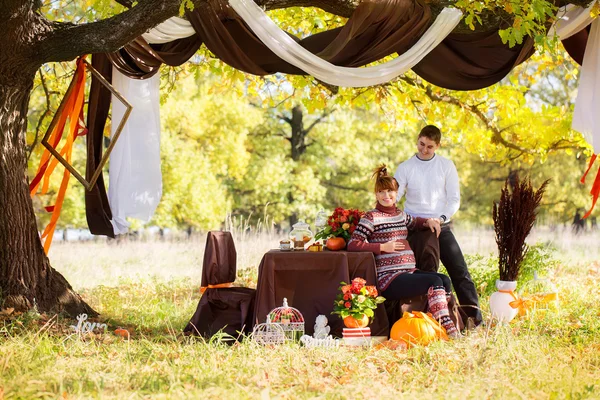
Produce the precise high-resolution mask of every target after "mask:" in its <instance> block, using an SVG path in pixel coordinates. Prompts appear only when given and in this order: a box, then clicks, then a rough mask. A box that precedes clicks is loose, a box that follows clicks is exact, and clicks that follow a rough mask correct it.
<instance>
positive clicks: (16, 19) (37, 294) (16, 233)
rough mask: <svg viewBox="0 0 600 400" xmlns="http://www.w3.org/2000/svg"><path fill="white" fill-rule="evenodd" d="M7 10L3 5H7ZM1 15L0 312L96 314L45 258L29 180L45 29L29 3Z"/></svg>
mask: <svg viewBox="0 0 600 400" xmlns="http://www.w3.org/2000/svg"><path fill="white" fill-rule="evenodd" d="M3 5H5V4H3ZM12 6H13V7H12V8H11V7H8V6H7V7H6V8H4V11H5V12H6V14H5V13H4V12H3V13H2V14H0V35H1V37H2V41H1V43H2V44H0V204H1V207H0V307H13V308H15V309H16V310H17V311H27V310H29V309H31V308H32V307H37V309H38V310H39V311H42V312H60V311H66V312H68V313H69V314H71V315H76V314H79V313H82V312H85V313H87V314H90V315H96V314H97V313H96V312H95V311H94V310H93V309H91V308H90V307H89V306H88V305H87V304H86V303H85V302H84V301H83V300H82V299H81V297H80V296H79V295H78V294H76V293H75V292H73V289H72V288H71V285H69V283H68V282H67V281H66V280H65V278H64V277H63V276H62V275H61V274H59V273H58V272H56V271H55V270H54V269H53V268H52V267H51V266H50V262H49V261H48V257H46V254H45V253H44V249H43V247H42V243H41V241H40V238H39V235H38V230H37V226H36V218H35V213H34V211H33V204H32V202H31V197H30V196H29V183H28V179H27V155H26V151H25V149H26V141H25V134H26V132H27V109H28V105H29V94H30V92H31V88H32V86H33V78H34V75H35V72H36V71H37V69H38V68H39V66H40V65H41V64H38V63H36V62H34V61H32V60H33V58H32V57H30V55H31V53H30V49H31V47H30V44H31V43H32V41H33V40H34V37H35V36H36V35H38V34H40V33H41V32H43V31H44V30H45V29H46V28H45V26H44V24H39V21H40V20H39V15H36V14H35V13H34V12H33V10H32V9H31V4H28V2H18V4H17V2H13V3H12Z"/></svg>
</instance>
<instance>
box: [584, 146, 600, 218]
mask: <svg viewBox="0 0 600 400" xmlns="http://www.w3.org/2000/svg"><path fill="white" fill-rule="evenodd" d="M594 161H596V154H594V155H592V158H590V163H589V164H588V167H587V169H586V170H585V173H584V174H583V176H582V177H581V180H580V182H581V183H585V178H586V176H587V174H588V172H590V169H591V168H592V165H593V164H594ZM590 194H591V195H592V207H591V208H590V209H589V210H588V212H587V213H585V215H584V216H583V218H587V217H589V216H590V214H591V213H592V211H593V210H594V207H596V202H597V201H598V197H599V196H600V167H598V172H597V173H596V179H594V184H593V185H592V189H591V190H590Z"/></svg>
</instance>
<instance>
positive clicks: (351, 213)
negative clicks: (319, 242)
mask: <svg viewBox="0 0 600 400" xmlns="http://www.w3.org/2000/svg"><path fill="white" fill-rule="evenodd" d="M363 214H364V212H362V211H360V210H357V209H353V208H351V209H344V208H342V207H338V208H336V209H335V210H333V214H331V215H330V216H329V217H328V218H327V226H326V227H325V228H324V229H323V230H321V231H319V232H317V234H316V235H315V239H328V240H327V243H326V246H327V248H328V249H329V250H341V249H343V248H344V247H346V242H348V240H350V237H351V236H352V233H353V232H354V231H355V230H356V227H357V226H358V221H360V218H361V217H362V216H363ZM330 238H340V239H339V240H331V239H330Z"/></svg>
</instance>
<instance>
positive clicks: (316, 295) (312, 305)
mask: <svg viewBox="0 0 600 400" xmlns="http://www.w3.org/2000/svg"><path fill="white" fill-rule="evenodd" d="M356 277H361V278H364V279H365V280H366V281H367V284H368V285H375V284H376V282H377V276H376V270H375V259H374V257H373V253H355V252H352V253H349V252H345V251H323V252H309V251H290V252H285V251H279V250H271V251H269V252H268V253H266V254H265V255H264V257H263V259H262V261H261V263H260V266H259V269H258V284H257V288H256V303H255V309H254V321H255V323H263V322H266V318H267V314H268V313H269V312H270V311H271V310H272V309H274V308H275V307H281V305H282V304H283V298H284V297H285V298H287V300H288V305H289V306H290V307H294V308H297V309H298V310H299V311H300V312H301V313H302V315H303V316H304V320H305V327H304V329H305V332H306V334H308V335H312V333H313V331H314V324H315V319H316V318H317V315H319V314H323V315H325V316H326V317H327V319H328V320H329V326H331V332H330V333H331V334H332V335H334V336H338V337H341V336H342V328H343V322H342V319H341V318H340V317H339V316H338V315H336V314H331V312H332V311H333V302H334V300H335V297H336V295H337V293H338V288H339V286H340V282H342V281H343V282H348V283H349V282H350V281H351V280H352V279H353V278H356ZM370 327H371V335H373V336H387V335H388V333H389V322H388V318H387V315H386V312H385V307H384V306H383V304H380V305H379V307H377V310H375V319H374V320H373V322H372V323H371V325H370Z"/></svg>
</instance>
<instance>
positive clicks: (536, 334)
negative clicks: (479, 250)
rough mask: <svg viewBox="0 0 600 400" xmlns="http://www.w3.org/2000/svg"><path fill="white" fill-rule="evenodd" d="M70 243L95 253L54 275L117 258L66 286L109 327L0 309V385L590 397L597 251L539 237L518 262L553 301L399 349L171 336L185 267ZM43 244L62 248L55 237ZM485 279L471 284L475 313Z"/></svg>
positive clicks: (251, 276)
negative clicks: (155, 268)
mask: <svg viewBox="0 0 600 400" xmlns="http://www.w3.org/2000/svg"><path fill="white" fill-rule="evenodd" d="M255 240H256V238H255ZM78 246H82V249H81V253H82V254H84V253H85V252H84V248H85V246H91V247H90V248H89V249H90V250H91V249H93V250H94V251H96V254H97V257H94V260H90V261H88V260H87V259H86V258H83V257H82V259H81V260H80V262H79V263H73V265H77V267H76V268H75V267H74V269H73V270H70V269H69V268H68V267H67V268H66V269H65V271H66V272H65V274H66V275H67V278H68V279H71V277H70V276H69V274H71V273H73V272H72V271H75V272H77V273H80V271H81V270H84V269H85V265H84V264H85V262H87V263H95V262H98V260H100V259H105V260H106V261H105V264H104V266H103V269H104V272H102V273H104V274H107V275H111V274H112V272H111V271H110V268H111V267H110V266H111V265H118V268H119V271H121V268H123V265H127V266H128V268H129V270H128V274H127V276H125V277H121V278H118V277H113V278H112V279H114V283H113V284H111V285H108V284H107V285H104V286H103V285H93V284H89V283H82V284H80V285H79V286H76V287H77V289H78V290H80V293H81V294H82V296H83V297H84V298H85V299H86V300H87V301H88V302H89V303H90V304H91V305H92V306H93V307H94V308H95V309H97V310H98V311H101V312H102V316H101V318H100V319H101V320H102V321H105V322H106V323H108V324H109V332H107V333H105V334H97V335H87V336H78V335H73V334H71V333H70V331H69V328H68V325H70V324H73V321H72V320H65V319H63V318H55V317H51V316H45V315H39V314H37V313H35V312H30V313H27V314H23V315H19V316H4V317H3V319H2V321H3V322H0V399H21V398H23V399H30V398H48V399H55V398H63V397H65V398H104V399H111V398H115V399H123V398H133V399H136V398H173V399H180V398H200V397H203V398H219V399H223V398H225V399H229V398H238V399H250V398H252V399H255V398H264V399H267V398H282V399H288V398H289V399H296V398H299V399H308V398H324V399H345V398H366V399H391V398H407V399H412V398H419V399H437V398H455V399H463V398H472V399H482V398H493V399H513V398H527V399H596V398H600V307H599V306H598V304H599V299H600V285H598V281H599V280H600V262H598V261H593V260H592V261H590V260H584V261H583V262H578V261H576V259H575V257H570V258H569V261H568V262H565V261H561V260H560V258H561V257H560V256H561V255H564V254H561V251H560V250H558V251H554V252H551V251H549V250H548V252H546V250H547V246H541V247H540V249H542V250H543V251H540V252H539V254H537V256H536V257H538V258H537V259H535V260H533V261H532V263H533V266H534V267H535V266H537V267H538V268H540V269H542V268H543V269H545V270H546V272H547V274H548V275H549V276H551V277H552V280H553V282H554V284H555V285H556V286H557V287H558V288H559V291H560V298H561V303H560V304H561V309H560V311H559V312H557V313H551V314H538V315H535V316H533V317H530V318H522V319H519V320H515V321H513V323H511V324H510V325H508V326H506V325H504V326H492V325H491V324H489V325H488V327H487V328H485V329H479V330H477V331H476V332H475V333H473V334H470V335H469V336H467V337H465V338H464V339H462V340H458V341H453V342H439V343H435V344H433V345H431V346H429V347H425V348H414V349H410V350H408V351H402V350H395V351H394V350H389V349H374V348H373V349H358V348H339V349H335V350H331V349H329V350H324V349H316V350H310V349H306V348H302V347H299V346H297V345H291V344H290V345H285V346H276V347H261V346H259V345H256V344H254V343H252V342H251V341H246V342H244V343H242V344H238V345H234V346H229V345H226V344H223V343H220V342H219V341H218V340H213V341H209V342H207V341H204V340H202V339H189V338H184V337H183V336H182V335H181V330H182V328H183V327H184V326H185V324H186V323H187V321H188V320H189V318H190V317H191V315H192V313H193V312H194V310H195V307H196V304H197V302H198V299H199V296H200V294H199V292H198V283H199V278H197V279H196V277H194V278H193V279H191V278H190V277H185V276H181V274H180V275H178V274H177V273H174V274H172V275H169V276H167V277H165V276H163V275H157V274H150V276H149V275H148V274H144V273H143V272H144V268H146V267H145V264H144V263H145V261H143V262H142V264H139V265H135V264H134V263H133V262H130V261H129V260H127V259H125V260H117V259H116V258H114V257H115V256H112V255H111V254H107V253H104V252H102V253H101V254H100V253H98V251H99V250H101V249H99V248H98V247H94V246H99V245H98V244H93V243H92V244H87V245H86V244H80V245H78ZM135 246H138V245H134V247H135ZM139 246H140V247H139V249H138V248H136V250H135V251H134V252H133V255H132V257H137V258H139V257H140V254H144V252H143V251H142V249H143V246H146V247H147V249H148V252H150V253H151V254H152V257H154V258H155V262H156V263H157V264H160V265H169V262H172V261H174V260H175V261H176V260H177V259H178V257H179V258H180V259H195V260H197V259H198V257H199V256H198V254H197V253H193V252H192V251H190V250H188V253H185V252H184V253H181V254H179V255H175V254H174V253H173V252H177V251H183V249H185V248H189V247H190V246H189V245H188V246H183V245H181V246H179V245H176V246H174V247H173V249H172V250H169V247H168V246H165V247H164V248H160V246H161V245H160V244H155V243H147V244H139ZM157 246H158V247H159V248H160V249H159V250H157ZM264 246H266V247H268V246H267V245H264ZM108 250H110V249H108ZM54 251H56V252H58V251H66V252H69V251H70V252H71V253H72V249H70V248H69V247H68V246H64V247H62V248H58V247H57V248H55V250H54ZM77 251H79V250H77ZM113 253H114V252H113ZM542 253H543V254H542ZM540 254H541V255H540ZM57 256H58V254H55V255H54V257H55V258H54V259H53V261H54V260H55V259H56V257H57ZM60 257H63V259H66V258H68V257H67V256H66V255H61V256H60ZM69 257H72V256H69ZM111 257H113V258H112V259H111ZM119 257H125V258H126V257H127V256H126V255H125V253H123V254H119ZM533 258H535V257H533ZM200 259H201V258H200ZM470 259H471V261H473V260H475V261H473V265H472V269H473V275H474V277H476V279H484V278H485V277H486V276H488V275H489V276H491V275H493V269H494V268H495V266H494V260H493V256H485V257H479V256H475V255H472V256H470ZM477 260H478V261H477ZM54 265H55V267H57V268H58V269H59V270H60V266H59V265H57V264H56V262H54ZM254 265H255V264H254V262H252V263H251V264H249V266H250V267H251V268H240V271H239V275H240V279H241V280H242V281H244V282H245V283H246V284H247V283H253V282H255V280H256V268H255V267H254ZM171 268H173V271H177V270H178V268H182V269H183V268H189V269H190V270H191V267H190V266H177V265H171ZM93 273H94V274H100V272H99V271H95V272H93ZM194 273H196V272H194ZM98 276H101V275H98ZM198 276H199V274H198ZM489 279H491V278H489ZM489 292H490V291H489V290H487V289H486V290H484V291H482V293H483V296H482V306H483V312H484V315H486V316H487V315H488V312H487V301H488V297H489V294H488V293H489ZM119 326H122V327H126V328H128V329H130V330H131V331H132V336H131V339H130V340H125V339H122V338H120V337H118V336H116V335H114V334H113V333H112V332H113V331H114V329H115V328H117V327H119Z"/></svg>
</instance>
